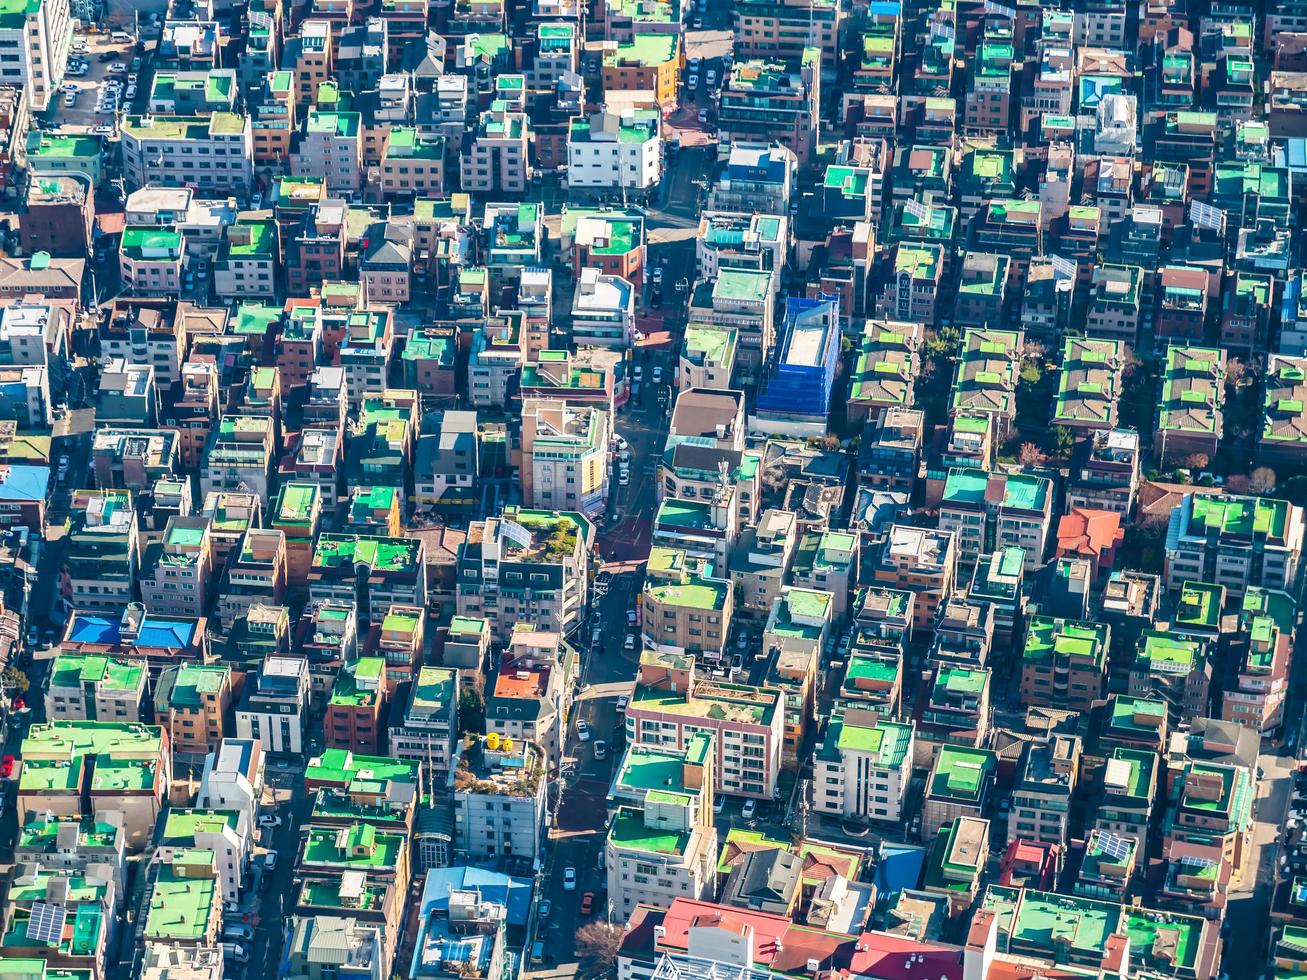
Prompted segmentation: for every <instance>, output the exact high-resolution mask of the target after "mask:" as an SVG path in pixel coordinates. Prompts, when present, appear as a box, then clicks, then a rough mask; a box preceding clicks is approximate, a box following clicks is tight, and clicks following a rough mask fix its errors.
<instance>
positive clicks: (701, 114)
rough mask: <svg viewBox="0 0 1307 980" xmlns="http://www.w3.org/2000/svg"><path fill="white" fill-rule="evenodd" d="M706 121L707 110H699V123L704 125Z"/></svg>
mask: <svg viewBox="0 0 1307 980" xmlns="http://www.w3.org/2000/svg"><path fill="white" fill-rule="evenodd" d="M707 121H708V110H707V109H700V110H699V122H701V123H706V122H707Z"/></svg>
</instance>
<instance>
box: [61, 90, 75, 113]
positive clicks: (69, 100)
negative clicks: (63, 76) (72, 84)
mask: <svg viewBox="0 0 1307 980" xmlns="http://www.w3.org/2000/svg"><path fill="white" fill-rule="evenodd" d="M75 105H77V93H76V92H65V93H64V108H65V109H71V108H72V107H73V106H75Z"/></svg>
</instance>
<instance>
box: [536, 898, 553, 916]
mask: <svg viewBox="0 0 1307 980" xmlns="http://www.w3.org/2000/svg"><path fill="white" fill-rule="evenodd" d="M553 908H554V903H553V902H551V901H549V899H547V898H546V899H545V900H544V901H543V902H541V903H540V908H539V909H537V910H536V918H537V919H547V918H549V913H550V912H551V911H553Z"/></svg>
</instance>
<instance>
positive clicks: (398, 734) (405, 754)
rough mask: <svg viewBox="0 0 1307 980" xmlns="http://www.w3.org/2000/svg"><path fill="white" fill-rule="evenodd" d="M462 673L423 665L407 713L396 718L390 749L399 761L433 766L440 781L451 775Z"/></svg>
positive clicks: (413, 685) (433, 770)
mask: <svg viewBox="0 0 1307 980" xmlns="http://www.w3.org/2000/svg"><path fill="white" fill-rule="evenodd" d="M457 716H458V671H457V670H451V669H449V668H446V667H431V666H423V667H421V668H419V669H418V672H417V676H416V677H415V678H414V680H413V684H412V687H411V688H410V696H409V700H408V703H407V704H406V705H404V707H403V714H402V715H401V716H400V717H399V718H397V719H396V718H394V716H393V715H392V721H391V724H390V729H389V732H388V735H389V739H388V741H387V747H388V750H389V752H390V754H391V755H393V756H394V757H395V758H397V759H413V760H415V761H418V762H421V763H423V764H424V765H426V766H429V767H430V769H431V772H432V774H433V775H434V776H436V777H437V778H439V777H441V776H444V775H447V774H448V772H449V769H450V766H451V764H452V762H453V758H454V739H455V736H456V735H457V734H458V717H457Z"/></svg>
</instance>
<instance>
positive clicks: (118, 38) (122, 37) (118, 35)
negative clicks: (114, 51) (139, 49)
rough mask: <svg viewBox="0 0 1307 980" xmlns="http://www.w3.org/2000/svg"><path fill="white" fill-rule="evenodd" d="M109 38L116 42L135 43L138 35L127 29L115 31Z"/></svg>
mask: <svg viewBox="0 0 1307 980" xmlns="http://www.w3.org/2000/svg"><path fill="white" fill-rule="evenodd" d="M109 40H110V41H112V42H113V43H114V44H135V43H136V36H135V35H133V34H128V33H127V32H126V31H114V32H113V33H112V34H110V35H109Z"/></svg>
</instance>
